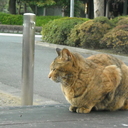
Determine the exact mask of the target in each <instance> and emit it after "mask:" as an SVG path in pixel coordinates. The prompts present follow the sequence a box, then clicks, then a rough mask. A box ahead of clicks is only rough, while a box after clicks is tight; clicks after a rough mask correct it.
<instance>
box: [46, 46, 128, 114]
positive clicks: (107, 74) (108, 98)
mask: <svg viewBox="0 0 128 128" xmlns="http://www.w3.org/2000/svg"><path fill="white" fill-rule="evenodd" d="M56 51H57V54H58V56H57V57H56V58H55V59H54V61H53V62H52V63H51V65H50V73H49V76H48V77H49V78H50V79H52V80H53V81H55V82H60V83H61V88H62V92H63V94H64V96H65V98H66V99H67V101H68V102H69V103H70V104H71V106H70V107H69V110H70V111H71V112H77V113H89V112H90V111H91V110H92V109H96V110H110V111H115V110H118V109H123V110H128V67H127V66H126V65H125V63H123V62H122V61H121V60H119V59H117V58H115V57H113V56H111V55H107V54H97V55H92V56H90V57H88V58H84V57H82V56H81V55H80V54H78V53H73V52H71V51H69V50H68V49H66V48H64V49H62V50H61V49H58V48H57V49H56Z"/></svg>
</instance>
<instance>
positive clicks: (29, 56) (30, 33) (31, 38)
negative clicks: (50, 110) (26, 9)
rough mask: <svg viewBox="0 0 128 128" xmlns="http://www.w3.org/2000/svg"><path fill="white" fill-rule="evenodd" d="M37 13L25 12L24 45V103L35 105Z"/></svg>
mask: <svg viewBox="0 0 128 128" xmlns="http://www.w3.org/2000/svg"><path fill="white" fill-rule="evenodd" d="M35 17H36V16H35V14H33V13H25V14H24V23H23V45H22V103H21V104H22V105H33V81H34V80H33V79H34V49H35Z"/></svg>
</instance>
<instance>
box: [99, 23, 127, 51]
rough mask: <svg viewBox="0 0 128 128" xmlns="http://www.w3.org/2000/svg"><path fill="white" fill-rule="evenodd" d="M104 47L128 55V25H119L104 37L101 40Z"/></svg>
mask: <svg viewBox="0 0 128 128" xmlns="http://www.w3.org/2000/svg"><path fill="white" fill-rule="evenodd" d="M100 43H101V44H102V45H103V46H104V47H108V48H113V49H114V50H115V51H116V52H123V53H128V25H119V26H117V27H115V28H113V29H112V30H111V31H110V32H108V33H107V34H105V35H104V37H103V38H102V39H101V40H100Z"/></svg>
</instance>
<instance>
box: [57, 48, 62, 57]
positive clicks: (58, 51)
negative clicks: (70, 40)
mask: <svg viewBox="0 0 128 128" xmlns="http://www.w3.org/2000/svg"><path fill="white" fill-rule="evenodd" d="M56 52H57V54H58V56H60V53H61V49H59V48H56Z"/></svg>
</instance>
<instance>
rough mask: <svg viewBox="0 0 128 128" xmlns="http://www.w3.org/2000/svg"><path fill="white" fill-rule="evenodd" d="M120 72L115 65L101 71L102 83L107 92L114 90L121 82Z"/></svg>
mask: <svg viewBox="0 0 128 128" xmlns="http://www.w3.org/2000/svg"><path fill="white" fill-rule="evenodd" d="M121 76H122V75H121V70H120V69H119V68H118V67H117V66H116V65H109V66H107V67H105V69H104V70H103V78H102V80H103V83H104V85H105V88H106V90H108V92H110V91H112V90H113V89H116V88H117V87H118V85H119V84H120V81H121Z"/></svg>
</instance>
